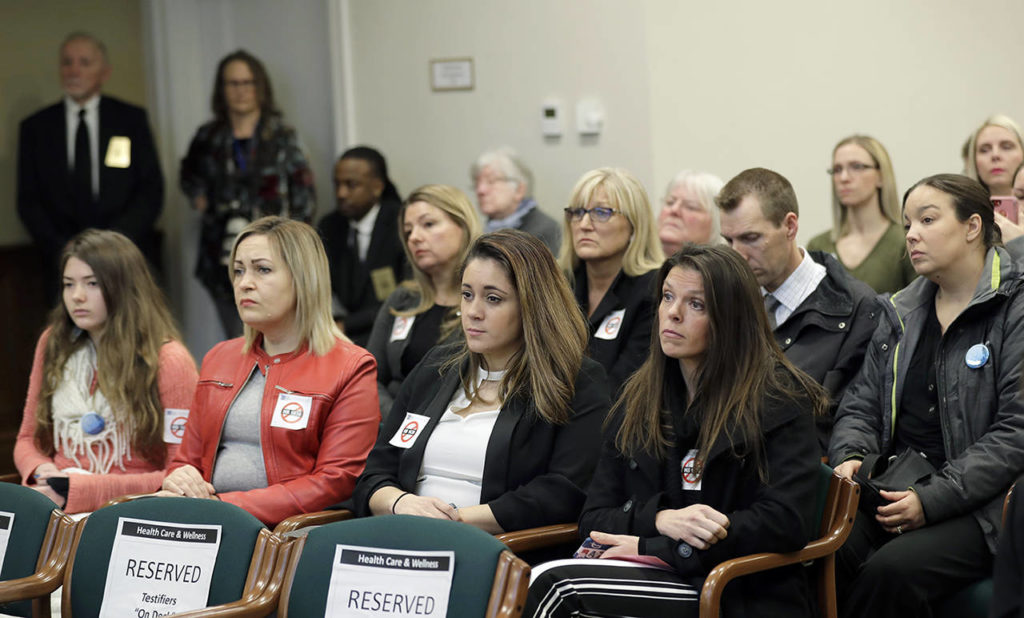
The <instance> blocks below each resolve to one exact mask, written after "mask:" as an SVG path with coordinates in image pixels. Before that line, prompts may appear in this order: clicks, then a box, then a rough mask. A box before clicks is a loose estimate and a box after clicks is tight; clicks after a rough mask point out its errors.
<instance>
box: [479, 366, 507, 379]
mask: <svg viewBox="0 0 1024 618" xmlns="http://www.w3.org/2000/svg"><path fill="white" fill-rule="evenodd" d="M504 377H505V370H504V369H502V370H501V371H487V370H486V369H484V368H483V367H478V368H477V370H476V379H477V381H478V382H501V380H502V378H504Z"/></svg>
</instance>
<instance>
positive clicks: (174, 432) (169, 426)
mask: <svg viewBox="0 0 1024 618" xmlns="http://www.w3.org/2000/svg"><path fill="white" fill-rule="evenodd" d="M187 423H188V410H183V409H181V408H164V442H166V443H167V444H181V439H182V438H184V437H185V425H186V424H187Z"/></svg>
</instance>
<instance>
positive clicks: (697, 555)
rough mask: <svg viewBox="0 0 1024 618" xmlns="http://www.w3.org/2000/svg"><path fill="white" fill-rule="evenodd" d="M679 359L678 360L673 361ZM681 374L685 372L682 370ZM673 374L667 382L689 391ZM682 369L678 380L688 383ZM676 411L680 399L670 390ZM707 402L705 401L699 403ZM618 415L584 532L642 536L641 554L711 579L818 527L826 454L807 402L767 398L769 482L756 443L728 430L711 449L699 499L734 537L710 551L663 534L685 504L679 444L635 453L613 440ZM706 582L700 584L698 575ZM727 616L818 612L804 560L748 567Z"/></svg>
mask: <svg viewBox="0 0 1024 618" xmlns="http://www.w3.org/2000/svg"><path fill="white" fill-rule="evenodd" d="M673 364H674V363H673ZM676 375H678V371H677V372H676ZM672 377H673V376H668V377H667V379H666V383H667V386H668V388H667V389H666V390H667V391H668V390H670V389H672V390H674V391H675V392H681V387H680V386H679V385H678V384H672V383H671V381H670V380H671V379H672ZM681 381H682V379H681V377H679V378H678V382H681ZM667 399H668V401H669V404H668V405H669V407H670V408H671V409H673V411H674V414H679V413H680V412H678V410H679V408H680V407H681V406H680V405H677V404H676V403H675V402H673V401H672V400H673V398H672V397H671V396H669V397H667ZM698 405H699V404H698ZM616 414H617V416H616V417H615V418H614V422H612V423H611V424H610V425H609V427H608V428H607V430H606V432H605V437H604V446H603V448H602V451H601V459H600V461H599V462H598V465H597V470H596V471H595V472H594V478H593V481H592V482H591V484H590V488H589V489H588V491H587V501H586V505H585V506H584V507H583V513H582V515H581V516H580V520H579V525H580V536H581V537H586V536H587V535H589V534H590V532H592V531H594V530H597V531H601V532H610V533H613V534H630V535H636V536H639V537H640V542H639V550H640V553H641V554H646V555H651V556H657V557H658V558H661V559H662V560H664V561H666V562H668V563H669V564H670V565H672V566H673V567H674V568H675V570H676V571H677V572H678V573H679V574H680V575H682V576H683V577H686V578H691V577H692V578H694V579H695V580H696V581H698V582H699V580H702V579H703V578H704V577H705V576H706V575H707V574H708V572H709V571H710V570H711V569H712V568H714V566H715V565H717V564H718V563H720V562H722V561H724V560H728V559H730V558H735V557H737V556H742V555H746V554H752V553H758V552H789V551H795V550H798V549H801V548H802V547H803V546H804V545H805V544H806V543H807V542H808V541H809V540H810V539H811V538H813V537H812V535H813V536H817V535H816V534H815V533H816V532H817V525H818V522H815V521H812V519H813V517H814V505H815V496H816V495H817V485H818V478H819V477H818V475H819V468H820V466H821V464H820V456H819V452H818V443H817V438H816V435H815V429H814V419H813V417H812V415H811V412H810V408H809V406H808V404H807V403H806V401H800V400H792V399H789V400H784V401H774V400H766V401H765V403H764V411H763V413H762V421H761V428H762V435H763V436H764V442H763V446H764V457H765V462H766V465H765V469H766V472H767V483H765V482H762V481H761V479H760V477H759V475H758V470H757V459H756V456H754V455H753V454H752V451H751V448H752V447H751V445H748V444H742V443H741V444H737V451H738V452H740V453H742V454H743V456H742V457H739V458H738V457H737V456H735V455H734V454H733V452H732V449H731V448H730V446H731V444H730V440H729V439H727V438H721V439H719V440H718V441H717V442H716V443H715V444H714V445H713V446H712V448H711V452H710V454H709V457H708V462H709V463H708V464H707V465H706V466H705V468H704V470H705V472H704V476H703V478H702V480H701V489H700V490H699V492H700V493H699V496H696V497H695V498H694V499H695V500H696V502H697V503H699V504H706V505H708V506H710V507H712V508H713V509H715V510H717V511H719V512H721V513H724V514H725V515H726V516H727V517H728V518H729V529H728V533H729V534H728V536H727V537H726V538H725V539H722V540H721V541H719V542H718V543H715V544H714V545H712V546H711V547H710V548H708V549H706V550H697V549H694V548H692V547H691V546H690V545H688V544H686V543H683V542H681V541H677V540H675V539H672V538H669V537H667V536H662V535H661V534H660V533H659V532H658V529H657V527H656V523H655V522H656V516H657V514H658V512H659V511H661V510H664V509H672V508H680V507H681V506H682V505H683V504H685V502H684V499H683V497H682V488H681V481H680V463H681V462H680V459H681V457H680V455H681V454H680V453H679V452H676V451H674V450H673V452H672V454H671V455H670V456H669V457H667V458H666V459H665V460H658V459H657V458H655V457H654V456H653V455H649V454H645V453H641V454H638V455H636V456H634V457H628V456H626V455H624V454H623V453H621V452H620V451H619V450H618V449H617V448H616V447H615V443H614V439H615V435H616V433H617V432H618V429H619V427H620V426H621V424H622V416H621V414H620V413H618V411H617V412H616ZM698 585H699V583H698ZM723 603H724V607H725V610H724V615H725V616H728V617H730V618H734V617H736V616H751V617H753V616H793V617H800V616H810V615H811V601H810V597H809V592H808V588H807V582H806V581H805V579H804V573H803V568H802V567H801V566H800V565H794V566H791V567H784V568H780V569H773V570H771V571H766V572H765V573H761V574H755V575H749V576H747V577H743V578H741V579H739V580H737V581H736V582H735V583H734V584H732V585H730V586H729V587H728V588H727V589H726V591H725V596H724V597H723Z"/></svg>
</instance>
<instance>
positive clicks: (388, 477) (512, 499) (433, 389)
mask: <svg viewBox="0 0 1024 618" xmlns="http://www.w3.org/2000/svg"><path fill="white" fill-rule="evenodd" d="M450 354H451V347H450V346H440V347H436V348H434V349H433V350H431V352H430V354H428V355H427V356H426V357H425V358H424V359H423V361H421V362H420V364H419V365H417V366H416V369H414V370H413V372H412V373H410V374H409V377H407V378H406V379H405V382H404V383H403V384H402V388H401V390H399V392H398V397H397V398H396V399H395V405H394V408H393V410H392V414H390V415H389V416H388V418H387V420H386V421H385V422H384V425H383V426H382V428H381V431H380V434H379V435H378V436H377V444H376V445H375V446H374V447H373V450H372V451H370V455H369V457H368V458H367V460H366V470H365V471H364V472H363V474H362V476H360V477H359V481H358V482H357V483H356V488H355V492H354V493H353V495H352V500H353V503H354V505H355V511H356V514H358V515H360V516H366V515H369V514H370V496H372V495H373V494H374V492H376V491H377V490H378V489H380V488H382V487H398V488H400V489H402V490H404V491H414V490H415V489H416V480H417V477H418V476H419V474H420V468H421V467H422V463H423V451H424V449H425V448H426V445H427V441H428V440H429V439H430V434H431V433H432V432H433V431H434V427H436V426H437V422H436V421H437V419H439V418H440V417H441V415H442V414H444V411H445V409H447V407H448V403H449V402H450V401H451V399H452V397H453V396H454V394H455V392H456V389H457V388H459V387H460V384H461V383H460V380H459V372H458V371H455V370H449V371H447V372H446V373H442V374H440V376H439V369H440V367H441V365H442V363H443V362H444V361H445V360H446V359H447V358H449V355H450ZM608 407H609V399H608V386H607V380H606V379H605V375H604V370H602V369H601V366H600V365H598V364H597V363H595V362H593V361H591V360H590V359H586V358H585V359H583V366H582V367H581V368H580V373H579V375H578V376H577V378H576V390H575V397H573V400H572V404H571V408H572V417H571V419H570V420H569V423H568V424H566V425H562V426H557V425H552V424H550V423H548V422H546V421H544V420H541V419H540V418H539V417H537V416H536V412H535V409H534V407H533V404H532V402H531V401H529V400H528V398H527V397H523V396H516V397H512V398H510V399H509V400H508V401H506V402H505V405H504V407H502V409H501V411H500V412H499V413H498V420H497V421H496V422H495V424H494V430H493V431H492V432H491V437H490V440H489V441H488V443H487V454H486V456H485V459H484V472H483V482H482V487H481V491H480V500H481V503H483V504H487V505H489V506H490V507H491V511H492V512H493V513H494V517H495V519H496V520H497V521H498V525H500V526H501V527H502V529H503V530H506V531H511V530H522V529H524V528H533V527H536V526H546V525H550V524H558V523H566V522H572V521H576V518H577V517H578V516H579V512H580V508H581V507H582V506H583V500H584V498H585V492H584V488H585V487H586V486H587V483H588V482H590V477H591V475H592V474H593V471H594V464H595V463H596V462H597V456H598V453H599V451H600V448H601V445H600V441H601V424H602V423H603V422H604V418H605V415H606V414H607V412H608ZM406 412H412V413H414V414H422V415H424V416H428V417H430V419H431V422H429V423H428V424H427V426H426V427H425V428H423V429H421V431H423V432H425V433H424V434H423V435H420V436H419V437H418V438H417V439H416V441H415V443H414V444H413V446H412V447H410V448H408V449H401V448H398V447H394V446H391V445H390V444H389V442H390V440H391V438H392V437H393V436H394V435H395V433H396V432H397V431H398V430H399V428H400V427H401V425H402V422H403V421H404V420H405V413H406Z"/></svg>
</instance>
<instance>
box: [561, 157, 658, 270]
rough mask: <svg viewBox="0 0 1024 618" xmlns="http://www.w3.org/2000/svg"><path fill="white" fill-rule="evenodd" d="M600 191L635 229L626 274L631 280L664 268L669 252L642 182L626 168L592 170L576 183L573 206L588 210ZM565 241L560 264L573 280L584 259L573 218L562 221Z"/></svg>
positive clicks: (626, 258) (624, 265)
mask: <svg viewBox="0 0 1024 618" xmlns="http://www.w3.org/2000/svg"><path fill="white" fill-rule="evenodd" d="M598 188H602V189H604V192H605V196H606V197H607V198H608V206H609V207H610V208H614V209H615V210H617V211H619V213H620V214H621V215H622V216H624V217H626V220H627V221H629V224H630V225H631V226H632V227H633V234H632V235H631V236H630V241H629V245H627V247H626V253H625V255H623V256H622V271H623V272H624V273H626V274H627V275H629V276H630V277H636V276H639V275H642V274H644V273H648V272H650V271H652V270H655V269H656V268H658V267H659V266H661V263H662V262H664V261H665V253H664V251H662V249H661V241H660V240H658V229H657V226H656V225H655V223H654V222H655V217H654V211H653V210H651V202H650V200H648V199H647V191H646V190H644V186H643V185H642V184H640V181H639V180H637V179H636V177H635V176H633V174H631V173H629V172H628V171H626V170H624V169H619V168H613V167H602V168H599V169H596V170H591V171H589V172H587V173H586V174H583V177H582V178H580V179H579V181H577V182H576V186H575V187H574V188H573V190H572V196H571V197H570V198H569V204H570V207H571V208H586V207H587V205H588V204H590V203H591V201H592V200H593V199H594V194H595V193H596V192H597V190H598ZM562 238H564V239H566V240H565V242H563V243H562V249H561V251H559V253H558V265H559V266H561V267H562V270H564V271H565V272H566V273H568V274H569V275H570V278H571V275H572V273H573V272H575V270H576V268H577V267H578V266H579V264H580V258H579V256H578V255H576V249H575V248H574V247H573V243H572V228H571V226H570V222H569V217H563V219H562Z"/></svg>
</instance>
